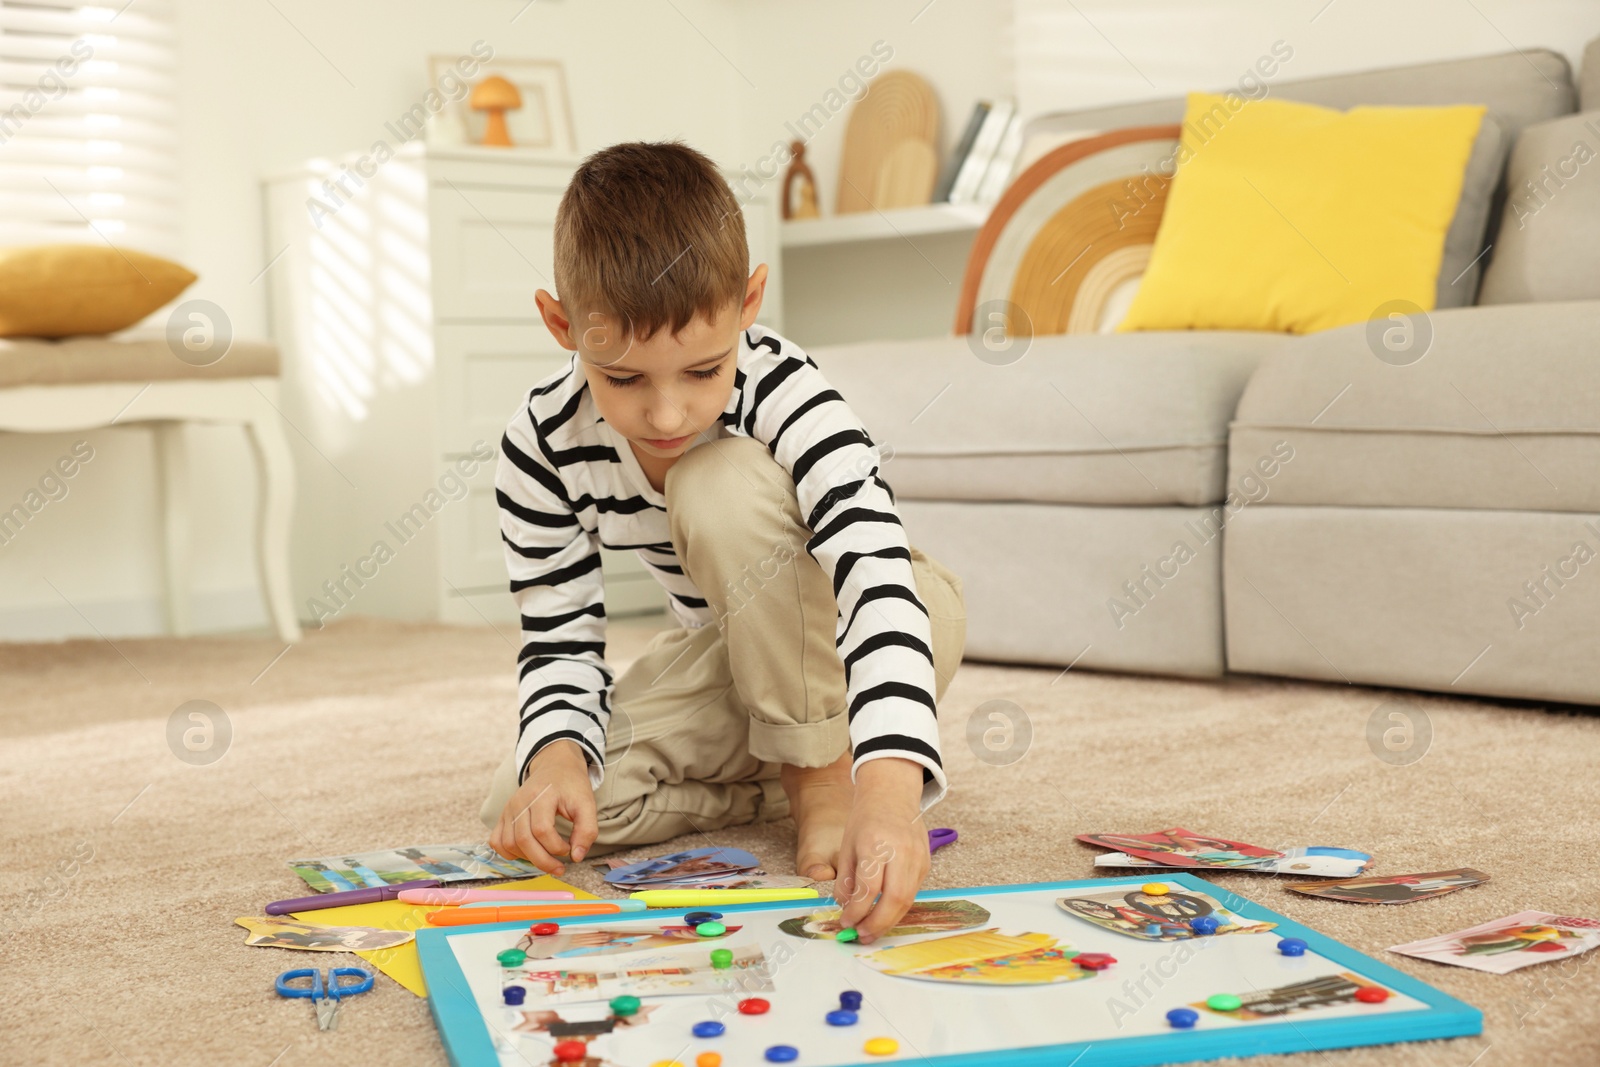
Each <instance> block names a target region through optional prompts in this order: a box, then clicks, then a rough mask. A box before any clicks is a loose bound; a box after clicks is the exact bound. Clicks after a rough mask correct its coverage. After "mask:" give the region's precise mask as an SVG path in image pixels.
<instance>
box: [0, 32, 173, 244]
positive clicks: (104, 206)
mask: <svg viewBox="0 0 1600 1067" xmlns="http://www.w3.org/2000/svg"><path fill="white" fill-rule="evenodd" d="M176 59H177V57H176V47H175V40H174V34H173V19H172V11H171V7H170V5H169V4H168V3H167V2H166V0H138V2H137V3H129V4H127V6H123V3H122V0H115V2H114V3H113V4H111V5H109V6H91V5H85V4H82V3H75V2H72V0H0V245H4V246H13V245H22V244H45V243H52V242H72V243H79V244H91V243H94V244H99V243H104V242H107V241H109V242H110V243H111V244H113V245H115V246H116V247H118V248H135V249H138V250H140V251H145V252H152V253H154V254H157V255H166V256H172V255H175V254H176V253H177V251H178V247H177V246H178V238H179V214H178V173H177V168H178V163H177V149H178V138H177V86H176V76H175V73H174V71H175V68H176Z"/></svg>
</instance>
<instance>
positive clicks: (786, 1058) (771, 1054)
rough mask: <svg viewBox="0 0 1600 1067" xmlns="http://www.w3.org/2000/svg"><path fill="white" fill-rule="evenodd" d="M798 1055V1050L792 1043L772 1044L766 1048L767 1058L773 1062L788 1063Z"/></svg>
mask: <svg viewBox="0 0 1600 1067" xmlns="http://www.w3.org/2000/svg"><path fill="white" fill-rule="evenodd" d="M799 1056H800V1050H799V1049H797V1048H795V1047H794V1046H793V1045H773V1046H772V1047H771V1048H769V1049H767V1059H769V1060H771V1061H772V1062H773V1063H788V1062H790V1061H791V1060H795V1059H798V1058H799Z"/></svg>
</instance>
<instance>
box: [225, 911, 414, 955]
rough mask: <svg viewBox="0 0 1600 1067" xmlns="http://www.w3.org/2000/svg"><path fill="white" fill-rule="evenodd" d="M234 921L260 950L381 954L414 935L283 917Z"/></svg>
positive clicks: (254, 917) (248, 939)
mask: <svg viewBox="0 0 1600 1067" xmlns="http://www.w3.org/2000/svg"><path fill="white" fill-rule="evenodd" d="M233 921H234V922H236V923H238V924H239V925H240V926H242V927H244V928H245V929H246V930H248V931H250V932H249V933H248V934H246V935H245V939H244V943H245V944H247V945H251V946H255V947H259V948H298V949H309V950H311V951H313V952H378V951H380V950H382V949H390V948H395V947H397V946H399V945H403V944H405V943H406V942H408V941H410V940H411V939H412V937H413V936H414V935H413V934H412V933H411V932H410V931H408V930H380V929H378V928H377V927H375V926H326V925H323V924H321V923H309V922H301V921H299V920H297V919H288V918H284V917H283V916H281V915H262V916H251V915H246V916H241V917H240V918H237V919H235V920H233Z"/></svg>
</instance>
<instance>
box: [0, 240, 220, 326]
mask: <svg viewBox="0 0 1600 1067" xmlns="http://www.w3.org/2000/svg"><path fill="white" fill-rule="evenodd" d="M195 277H196V275H195V273H194V272H193V271H190V270H187V269H186V268H184V267H182V266H180V265H179V264H177V263H174V262H172V261H171V260H170V259H162V258H161V257H160V256H152V255H150V254H149V253H148V252H137V251H135V250H133V249H131V248H122V249H117V248H111V247H108V246H106V245H81V244H77V245H75V244H58V245H27V246H24V247H20V248H0V337H72V336H74V335H77V334H86V333H87V334H101V333H115V332H116V331H117V330H125V329H127V328H128V327H129V326H132V325H133V324H134V323H136V322H138V321H139V320H140V319H142V318H144V317H145V316H146V315H148V314H150V313H151V312H152V311H154V310H156V309H157V308H159V307H161V306H162V305H163V304H166V303H167V302H169V301H170V300H172V299H173V298H174V297H176V296H177V295H178V294H179V293H181V292H183V291H184V290H185V289H187V288H188V287H189V286H190V285H191V284H192V283H193V282H194V280H195Z"/></svg>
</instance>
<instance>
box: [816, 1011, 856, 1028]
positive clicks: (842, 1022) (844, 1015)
mask: <svg viewBox="0 0 1600 1067" xmlns="http://www.w3.org/2000/svg"><path fill="white" fill-rule="evenodd" d="M823 1018H825V1019H827V1020H828V1025H829V1026H854V1025H855V1024H856V1020H857V1019H859V1018H860V1016H859V1015H857V1014H856V1013H855V1012H853V1011H830V1012H829V1013H828V1014H827V1015H825V1016H823Z"/></svg>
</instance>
